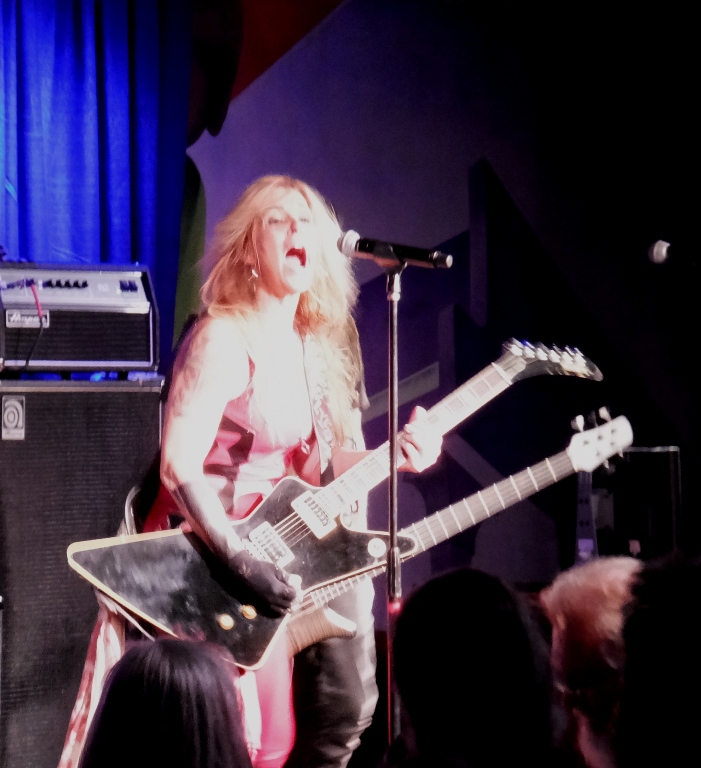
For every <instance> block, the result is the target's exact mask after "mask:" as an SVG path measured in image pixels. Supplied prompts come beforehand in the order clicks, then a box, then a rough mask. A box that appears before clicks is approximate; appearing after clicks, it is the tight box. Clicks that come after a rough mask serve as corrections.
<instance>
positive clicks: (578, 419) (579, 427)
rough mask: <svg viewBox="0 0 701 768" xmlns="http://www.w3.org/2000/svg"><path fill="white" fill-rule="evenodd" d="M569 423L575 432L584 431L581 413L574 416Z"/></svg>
mask: <svg viewBox="0 0 701 768" xmlns="http://www.w3.org/2000/svg"><path fill="white" fill-rule="evenodd" d="M571 423H572V429H574V430H575V432H584V416H582V415H581V414H580V415H579V416H575V417H574V418H573V419H572V422H571Z"/></svg>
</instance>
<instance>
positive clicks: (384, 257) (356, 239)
mask: <svg viewBox="0 0 701 768" xmlns="http://www.w3.org/2000/svg"><path fill="white" fill-rule="evenodd" d="M338 250H339V251H341V253H343V254H344V255H345V256H348V258H351V257H356V258H360V259H372V260H373V261H374V262H375V263H377V264H379V266H381V267H394V266H396V265H397V264H410V265H412V266H414V267H428V268H429V269H438V268H442V269H448V268H449V267H451V266H452V264H453V257H452V256H450V255H449V254H447V253H441V252H440V251H430V250H428V248H414V247H413V246H411V245H396V244H394V243H383V242H382V241H381V240H368V239H367V238H365V237H361V236H360V235H359V234H358V233H357V232H354V231H353V230H352V229H349V230H348V232H345V233H344V234H343V236H342V237H341V238H340V239H339V241H338Z"/></svg>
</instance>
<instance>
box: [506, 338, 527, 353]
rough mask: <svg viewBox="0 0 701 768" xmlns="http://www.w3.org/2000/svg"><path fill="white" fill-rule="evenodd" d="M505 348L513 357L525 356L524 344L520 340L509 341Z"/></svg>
mask: <svg viewBox="0 0 701 768" xmlns="http://www.w3.org/2000/svg"><path fill="white" fill-rule="evenodd" d="M504 348H505V350H506V351H508V352H511V354H512V355H516V356H517V357H521V355H523V344H522V343H521V342H520V341H519V340H518V339H513V338H512V339H509V341H508V342H506V344H504Z"/></svg>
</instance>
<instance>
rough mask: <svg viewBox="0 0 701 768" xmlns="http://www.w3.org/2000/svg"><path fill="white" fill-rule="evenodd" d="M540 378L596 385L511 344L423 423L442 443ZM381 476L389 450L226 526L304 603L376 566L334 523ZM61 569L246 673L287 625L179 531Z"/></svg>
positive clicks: (97, 552)
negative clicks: (240, 594)
mask: <svg viewBox="0 0 701 768" xmlns="http://www.w3.org/2000/svg"><path fill="white" fill-rule="evenodd" d="M542 374H560V375H570V376H578V377H581V378H588V379H594V380H600V379H601V378H602V376H601V373H600V371H599V370H598V368H596V366H595V365H593V363H591V361H589V360H588V359H587V358H586V357H584V355H582V354H581V353H580V352H579V351H577V350H572V349H565V350H559V349H557V348H546V347H544V346H542V345H537V346H532V345H530V344H523V343H521V342H517V341H515V340H511V341H510V342H508V343H507V344H505V345H504V349H503V354H502V356H501V357H500V358H499V359H498V360H497V361H496V362H494V363H492V364H491V365H490V366H488V367H487V368H486V369H484V370H483V371H482V372H481V373H480V374H478V375H477V376H475V377H473V378H472V379H470V380H469V381H467V382H466V383H465V384H463V385H462V386H460V387H459V388H458V389H457V390H455V392H453V393H452V394H450V395H448V396H447V397H446V398H444V399H443V400H441V401H440V402H439V403H438V404H437V405H435V406H433V408H431V409H430V410H429V411H428V412H427V414H426V416H425V417H424V418H425V419H426V421H427V422H428V423H429V424H431V425H432V426H434V427H435V428H436V429H438V430H440V432H441V434H445V432H447V431H448V430H450V429H452V428H453V427H455V426H456V425H457V424H459V423H460V422H461V421H463V420H464V419H465V418H467V417H468V416H470V415H471V414H472V413H474V412H475V411H477V410H478V409H479V408H480V407H481V406H483V405H484V404H485V403H487V402H489V401H490V400H492V399H493V398H494V397H496V395H498V394H500V393H501V392H503V391H504V390H505V389H507V387H509V386H510V385H511V384H512V383H514V382H516V381H520V380H521V379H525V378H529V377H531V376H535V375H542ZM388 475H389V443H388V442H387V443H385V444H384V445H382V446H380V448H377V449H376V450H374V451H372V452H371V453H370V454H369V455H368V456H366V457H365V458H364V459H362V460H361V461H360V462H358V464H356V465H355V466H354V467H353V468H352V469H350V470H348V471H347V472H345V473H344V474H343V475H341V476H340V477H338V478H337V479H336V480H334V481H333V482H332V483H330V484H329V485H327V486H325V487H323V488H317V487H314V486H311V485H308V484H307V483H304V482H302V481H301V480H299V479H297V478H293V477H287V478H284V479H283V480H281V481H280V482H279V483H278V484H277V485H276V486H275V488H274V489H273V491H272V493H271V494H270V496H268V497H267V499H265V500H264V501H263V502H262V503H261V504H260V505H259V506H258V507H256V509H255V510H254V511H253V512H252V513H251V514H250V515H249V516H248V517H247V518H245V519H243V520H239V521H236V522H234V523H232V525H234V526H235V528H236V532H237V534H238V535H239V536H240V538H241V539H242V540H243V541H244V542H245V544H246V547H247V549H248V550H249V551H250V552H251V553H252V554H253V555H254V556H255V557H257V558H258V559H261V560H268V561H272V562H275V563H277V564H278V565H279V566H280V567H281V568H286V569H287V570H289V571H290V572H291V573H296V574H298V575H299V576H300V577H301V580H302V589H303V591H304V593H305V594H306V593H308V592H309V591H310V590H313V589H316V588H319V587H321V586H324V585H327V584H330V583H332V582H334V581H337V580H338V579H339V578H342V577H345V576H347V575H348V574H360V573H363V572H365V571H367V570H369V569H372V568H374V567H377V565H378V564H379V563H382V562H383V558H384V556H385V554H386V551H387V541H388V535H387V534H386V533H379V532H377V533H376V532H354V531H350V530H349V529H347V528H346V527H345V526H343V525H342V524H339V522H338V521H337V518H338V516H339V515H340V514H341V512H342V511H343V510H345V509H346V508H347V507H348V506H349V505H350V504H352V503H353V502H354V501H355V500H356V499H358V498H359V497H361V496H362V495H363V494H365V493H367V492H368V491H369V490H370V489H371V488H373V487H374V486H375V485H377V484H378V483H379V482H381V481H382V480H383V479H385V478H386V477H388ZM399 548H400V554H401V555H402V556H405V555H408V554H409V553H410V552H411V551H413V548H414V540H413V539H412V538H411V537H410V536H403V537H401V539H400V542H399ZM68 561H69V564H70V565H71V567H72V568H74V569H75V570H76V571H77V572H78V573H79V574H81V575H82V576H83V577H85V578H86V579H88V580H89V581H90V582H91V583H92V584H93V585H94V586H95V587H96V588H97V589H99V590H101V591H102V592H104V593H105V594H106V595H108V596H110V597H112V598H113V599H114V600H115V601H116V602H117V603H118V604H120V605H121V606H123V607H124V608H125V609H126V610H127V611H129V612H130V613H132V614H134V615H136V616H139V617H141V618H143V619H145V620H146V621H147V622H149V623H150V624H152V625H154V626H156V627H157V628H158V629H160V630H161V631H163V632H166V633H168V634H173V635H178V636H182V637H194V638H198V639H203V638H208V639H210V640H213V641H215V642H220V643H222V644H223V645H226V646H227V647H228V648H229V649H230V650H231V652H232V655H233V657H234V659H235V660H236V662H237V663H238V664H239V665H240V666H241V667H244V668H250V669H255V668H257V667H258V666H260V665H261V664H263V663H264V662H265V658H266V656H267V650H268V649H269V648H270V647H271V646H272V642H273V640H274V639H275V638H276V636H277V635H278V634H279V633H280V632H281V631H282V628H283V625H284V623H285V621H286V620H287V617H285V618H283V619H280V618H279V617H273V616H267V615H265V614H264V613H263V612H261V611H259V610H257V609H256V608H255V607H254V606H253V605H251V604H250V603H249V602H242V601H240V600H237V599H236V597H235V596H234V595H235V594H236V589H235V587H234V586H233V585H232V584H230V582H229V581H228V578H229V577H228V575H227V572H226V570H225V568H224V567H223V566H222V565H221V564H220V563H218V562H217V561H216V560H215V558H214V557H213V556H212V555H211V553H210V552H209V551H208V550H207V549H206V547H204V545H203V544H202V542H201V541H200V540H199V539H197V537H196V536H194V535H193V534H190V533H186V532H184V531H183V530H182V529H175V530H173V531H162V532H158V533H150V534H139V535H136V536H120V537H113V538H110V539H101V540H96V541H89V542H78V543H75V544H72V545H71V546H70V547H69V548H68Z"/></svg>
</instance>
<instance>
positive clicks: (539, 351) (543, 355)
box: [535, 344, 549, 360]
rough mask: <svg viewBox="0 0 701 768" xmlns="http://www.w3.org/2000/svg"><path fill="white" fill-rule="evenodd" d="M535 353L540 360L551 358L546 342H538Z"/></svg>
mask: <svg viewBox="0 0 701 768" xmlns="http://www.w3.org/2000/svg"><path fill="white" fill-rule="evenodd" d="M535 354H536V357H537V358H538V359H539V360H548V358H549V353H548V348H547V347H546V346H545V344H538V346H537V347H536V348H535Z"/></svg>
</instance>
